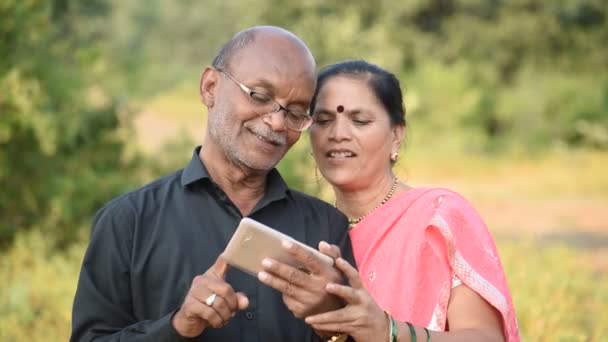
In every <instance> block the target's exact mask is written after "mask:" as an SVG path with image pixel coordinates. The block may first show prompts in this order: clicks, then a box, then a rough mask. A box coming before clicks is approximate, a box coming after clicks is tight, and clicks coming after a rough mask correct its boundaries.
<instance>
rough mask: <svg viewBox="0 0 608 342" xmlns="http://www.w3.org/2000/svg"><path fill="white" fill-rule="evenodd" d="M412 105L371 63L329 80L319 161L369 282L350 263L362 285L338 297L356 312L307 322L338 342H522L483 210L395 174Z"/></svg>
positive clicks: (350, 66) (315, 143) (318, 115)
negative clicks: (405, 103) (346, 338)
mask: <svg viewBox="0 0 608 342" xmlns="http://www.w3.org/2000/svg"><path fill="white" fill-rule="evenodd" d="M402 99H403V96H402V93H401V89H400V85H399V81H398V80H397V79H396V78H395V76H394V75H393V74H391V73H389V72H387V71H385V70H383V69H382V68H379V67H377V66H375V65H372V64H369V63H367V62H364V61H346V62H342V63H338V64H335V65H332V66H329V67H327V68H325V69H324V70H322V71H321V73H320V74H319V77H318V82H317V90H316V93H315V96H314V97H313V101H312V104H311V114H312V115H313V118H314V123H313V125H312V126H311V128H310V137H311V142H312V148H313V154H314V157H315V160H316V162H317V165H318V167H319V169H320V171H321V173H322V174H323V176H324V177H325V178H326V179H327V180H328V181H329V182H330V183H331V185H332V187H333V189H334V192H335V196H336V207H337V208H338V209H340V210H341V211H342V212H343V213H344V214H345V215H347V216H348V217H349V222H350V226H351V230H350V237H351V241H352V244H353V250H354V253H355V260H356V262H357V267H358V269H359V274H358V273H357V271H356V270H355V268H353V266H351V265H349V264H348V263H347V262H346V261H344V260H343V259H340V258H338V259H337V260H336V265H337V267H338V268H339V269H341V270H342V272H344V274H345V275H346V276H347V277H348V279H349V282H350V284H349V285H350V286H343V285H339V284H329V285H328V286H327V291H328V292H331V293H334V294H336V295H338V296H340V297H342V298H343V299H344V300H345V301H346V303H347V304H348V305H347V306H346V307H345V308H343V309H341V310H337V311H333V312H329V313H325V314H319V315H316V316H310V317H307V318H306V321H307V323H309V324H311V325H312V326H313V327H314V328H315V329H318V330H323V331H336V332H340V333H342V334H341V336H340V337H338V335H337V336H335V337H334V338H333V340H340V339H342V340H343V339H344V336H346V335H351V336H352V337H353V338H355V339H356V340H357V341H386V340H388V341H397V340H398V341H400V342H402V341H415V340H416V339H419V340H421V341H429V340H432V341H503V340H504V341H519V332H518V328H517V322H516V318H515V313H514V311H513V305H512V301H511V295H510V293H509V290H508V287H507V283H506V280H505V274H504V270H503V267H502V265H501V263H500V260H499V258H498V253H497V250H496V246H495V244H494V241H493V240H492V237H491V236H490V234H489V232H488V230H487V228H486V226H485V224H484V223H483V221H482V220H481V218H480V217H479V216H478V214H477V213H476V212H475V210H474V209H473V208H472V207H471V205H470V204H469V203H468V202H467V201H466V200H465V199H464V198H462V197H461V196H460V195H458V194H456V193H454V192H452V191H449V190H445V189H440V188H412V187H410V186H408V185H407V184H405V183H403V182H401V181H399V180H398V179H397V178H396V177H395V175H394V173H393V172H392V165H393V164H394V163H395V162H396V161H397V159H398V156H399V154H398V151H399V146H400V144H401V142H402V140H403V137H404V132H405V127H406V121H405V111H404V107H403V100H402ZM322 249H327V247H323V248H322ZM384 310H386V311H384Z"/></svg>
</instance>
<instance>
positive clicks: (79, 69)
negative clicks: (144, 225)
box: [0, 0, 131, 249]
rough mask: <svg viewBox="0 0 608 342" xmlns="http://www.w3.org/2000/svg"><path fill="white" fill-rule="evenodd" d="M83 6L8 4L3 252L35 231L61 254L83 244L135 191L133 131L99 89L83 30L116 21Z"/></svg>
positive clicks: (1, 49) (3, 71) (0, 121)
mask: <svg viewBox="0 0 608 342" xmlns="http://www.w3.org/2000/svg"><path fill="white" fill-rule="evenodd" d="M78 4H79V5H78V6H76V1H50V2H49V1H36V0H25V1H16V0H15V1H6V0H3V1H2V2H0V17H1V18H2V20H0V55H1V56H2V59H1V60H0V189H2V191H0V217H1V221H0V249H1V247H2V246H6V245H7V244H9V243H10V242H11V241H12V239H13V238H14V235H15V233H16V232H17V231H18V230H23V229H30V228H32V227H37V228H38V229H40V230H41V231H42V232H44V233H45V235H46V236H47V238H48V239H51V240H53V241H54V242H56V243H57V244H58V245H64V244H66V243H68V242H70V241H72V240H74V239H75V238H76V236H77V234H78V230H79V228H80V227H81V226H82V225H83V223H86V222H88V221H89V220H90V217H91V214H92V211H93V210H94V209H95V208H96V207H99V206H101V205H102V204H103V203H104V202H105V201H107V200H108V199H109V198H110V197H112V196H114V195H116V194H118V193H119V192H121V191H122V190H124V189H125V186H126V185H127V184H128V183H127V180H128V179H129V176H128V174H129V171H130V170H131V166H130V162H129V161H127V160H126V159H125V155H124V154H123V139H122V138H121V134H124V132H123V133H121V129H126V126H121V124H120V117H119V108H118V107H119V105H118V103H117V102H115V101H113V100H112V99H111V98H110V95H109V94H108V93H107V92H105V91H104V89H103V88H102V86H101V83H100V82H97V81H96V80H97V79H98V78H100V77H103V70H100V68H98V65H97V63H98V61H99V59H98V57H97V56H98V55H99V52H97V49H98V45H97V44H96V43H95V41H96V38H95V37H96V33H95V32H94V31H93V30H91V29H90V28H89V27H88V26H87V25H85V23H84V22H85V21H86V22H87V23H94V19H95V17H97V16H100V15H104V14H107V12H106V11H105V10H104V9H105V7H104V6H103V5H102V4H103V2H96V1H85V2H78ZM89 11H92V12H93V13H94V14H91V15H89V14H87V13H88V12H89ZM83 27H85V28H86V29H81V28H83ZM121 127H122V128H121ZM123 172H124V173H127V174H126V175H125V174H123Z"/></svg>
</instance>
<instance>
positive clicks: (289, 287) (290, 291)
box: [258, 272, 304, 300]
mask: <svg viewBox="0 0 608 342" xmlns="http://www.w3.org/2000/svg"><path fill="white" fill-rule="evenodd" d="M258 279H259V280H260V281H261V282H262V283H264V284H266V285H268V286H270V287H272V288H273V289H275V290H277V291H279V292H281V293H282V294H283V295H285V296H287V297H292V298H300V300H301V299H302V298H304V295H303V292H302V290H301V289H300V288H298V287H297V286H295V285H294V284H291V283H290V282H288V281H287V280H285V279H282V278H279V277H276V276H274V275H272V274H270V273H267V272H260V273H258Z"/></svg>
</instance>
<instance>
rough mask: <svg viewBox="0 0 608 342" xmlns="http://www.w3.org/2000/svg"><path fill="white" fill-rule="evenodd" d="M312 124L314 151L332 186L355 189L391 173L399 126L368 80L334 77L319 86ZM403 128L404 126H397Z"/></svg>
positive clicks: (398, 138) (311, 133) (311, 134)
mask: <svg viewBox="0 0 608 342" xmlns="http://www.w3.org/2000/svg"><path fill="white" fill-rule="evenodd" d="M313 117H314V119H315V121H314V123H313V124H312V126H311V128H310V137H311V143H312V148H313V154H314V157H315V160H316V162H317V165H318V167H319V169H320V171H321V173H322V174H323V176H324V177H325V178H326V179H327V180H328V181H329V182H330V183H331V184H332V185H334V186H338V187H344V188H345V190H347V189H357V188H360V187H365V186H368V185H369V184H370V183H371V182H373V181H374V179H377V178H378V177H383V176H384V175H385V173H387V172H388V173H390V172H391V164H390V154H391V152H394V151H396V150H397V149H398V145H399V142H400V139H401V137H400V131H399V130H398V129H396V128H395V127H391V123H390V118H389V114H388V113H387V112H386V109H385V108H384V107H383V106H382V104H381V103H380V101H379V99H378V98H377V97H376V95H375V94H374V92H373V91H372V90H371V88H369V86H368V85H367V83H366V80H364V79H361V78H355V77H347V76H335V77H333V78H331V79H329V80H328V81H327V82H326V83H325V84H324V85H323V87H322V88H321V90H320V92H319V94H318V96H317V103H316V106H315V111H314V113H313ZM401 133H402V131H401Z"/></svg>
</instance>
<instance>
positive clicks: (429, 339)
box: [424, 327, 431, 342]
mask: <svg viewBox="0 0 608 342" xmlns="http://www.w3.org/2000/svg"><path fill="white" fill-rule="evenodd" d="M424 332H425V333H426V342H431V333H430V332H429V329H427V328H426V327H425V328H424Z"/></svg>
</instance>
